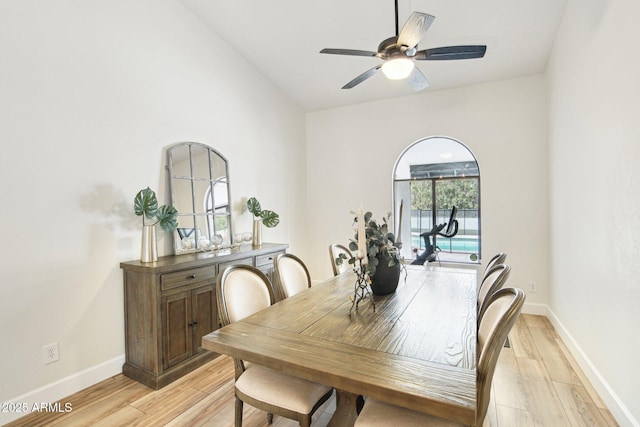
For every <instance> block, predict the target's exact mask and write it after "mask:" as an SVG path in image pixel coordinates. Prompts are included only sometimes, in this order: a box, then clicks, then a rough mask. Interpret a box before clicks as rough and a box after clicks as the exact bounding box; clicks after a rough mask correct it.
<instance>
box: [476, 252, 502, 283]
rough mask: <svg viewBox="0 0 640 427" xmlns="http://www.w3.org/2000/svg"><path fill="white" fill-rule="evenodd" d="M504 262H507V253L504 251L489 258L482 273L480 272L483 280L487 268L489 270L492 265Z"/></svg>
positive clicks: (487, 271)
mask: <svg viewBox="0 0 640 427" xmlns="http://www.w3.org/2000/svg"><path fill="white" fill-rule="evenodd" d="M506 262H507V254H505V253H504V252H500V253H497V254H495V255H494V256H493V258H491V259H490V260H489V262H488V263H487V266H486V267H485V269H484V273H483V274H482V280H484V278H485V277H487V274H488V273H489V270H491V268H493V266H495V265H498V264H505V263H506Z"/></svg>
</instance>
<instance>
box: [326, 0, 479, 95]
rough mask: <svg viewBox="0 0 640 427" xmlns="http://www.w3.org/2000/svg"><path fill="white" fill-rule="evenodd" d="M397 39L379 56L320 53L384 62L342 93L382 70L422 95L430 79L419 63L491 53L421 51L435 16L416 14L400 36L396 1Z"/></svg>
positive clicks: (390, 40)
mask: <svg viewBox="0 0 640 427" xmlns="http://www.w3.org/2000/svg"><path fill="white" fill-rule="evenodd" d="M395 11H396V35H395V36H393V37H389V38H388V39H386V40H383V41H382V42H381V43H380V45H379V46H378V51H377V52H371V51H367V50H357V49H322V50H321V51H320V53H329V54H334V55H351V56H373V57H376V58H380V59H382V63H381V64H378V65H376V66H375V67H373V68H371V69H370V70H367V71H365V72H364V73H362V74H360V75H359V76H358V77H356V78H355V79H353V80H351V81H350V82H349V83H347V84H346V85H344V86H343V87H342V89H351V88H352V87H355V86H357V85H358V84H360V83H362V82H363V81H365V80H367V79H368V78H369V77H371V76H373V75H374V74H376V73H377V72H378V70H380V69H382V73H383V74H384V75H385V76H386V77H387V78H388V79H391V80H401V79H407V83H409V86H410V87H411V88H412V89H413V90H415V91H420V90H422V89H425V88H426V87H428V86H429V82H428V81H427V78H426V77H425V76H424V74H422V72H421V71H420V70H419V69H418V67H416V66H415V61H446V60H455V59H474V58H482V57H483V56H484V54H485V52H486V50H487V46H484V45H466V46H444V47H436V48H432V49H424V50H418V43H419V42H420V41H421V40H422V39H423V38H424V36H425V34H426V32H427V30H428V29H429V27H430V26H431V24H432V23H433V20H434V19H435V16H432V15H428V14H426V13H421V12H413V13H412V14H411V16H410V17H409V19H408V20H407V22H406V23H405V24H404V26H403V27H402V30H401V31H400V32H398V0H395Z"/></svg>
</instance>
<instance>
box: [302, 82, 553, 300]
mask: <svg viewBox="0 0 640 427" xmlns="http://www.w3.org/2000/svg"><path fill="white" fill-rule="evenodd" d="M545 93H546V92H545V79H544V77H543V76H532V77H526V78H521V79H515V80H509V81H502V82H497V83H491V84H485V85H479V86H472V87H465V88H461V89H455V90H448V91H441V92H429V93H425V94H422V95H417V96H412V97H405V98H397V99H392V100H385V101H379V102H373V103H367V104H361V105H354V106H350V107H344V108H338V109H332V110H325V111H319V112H315V113H310V114H307V185H308V187H307V196H308V199H307V206H308V208H309V215H308V227H309V233H310V234H309V240H310V241H312V242H314V245H313V246H312V247H311V246H309V247H307V250H308V252H307V253H305V254H304V255H305V258H304V259H305V261H307V262H308V263H309V267H310V270H311V275H312V277H313V278H314V279H316V280H319V279H323V278H326V277H328V276H330V275H331V268H330V263H329V253H328V246H329V244H331V243H335V242H338V243H343V244H344V243H347V242H348V239H349V238H350V237H353V228H352V219H353V215H351V214H350V213H349V212H350V211H352V210H357V209H359V208H360V207H361V206H362V207H363V208H364V209H365V210H370V211H371V212H373V214H374V215H375V217H376V218H381V217H382V216H383V215H385V214H386V213H387V212H390V211H392V210H393V206H392V199H391V197H392V196H391V191H392V185H391V179H392V172H393V166H394V163H395V161H396V159H397V158H398V156H399V155H400V154H401V152H402V151H403V150H404V149H405V148H406V147H407V146H408V145H410V144H412V143H413V142H414V141H416V140H418V139H421V138H424V137H428V136H433V135H444V136H449V137H452V138H454V139H457V140H459V141H461V142H462V143H464V144H466V145H467V146H468V147H469V148H470V149H471V151H473V153H474V154H475V155H476V158H477V159H478V163H479V165H480V175H481V178H480V179H481V209H482V256H483V258H484V261H485V262H486V261H488V260H489V259H490V258H491V256H493V255H494V254H495V253H497V252H500V251H504V252H507V253H508V260H509V263H510V264H511V266H512V273H511V278H510V283H512V284H513V285H514V286H520V287H523V288H526V287H527V286H528V284H529V282H531V281H534V282H536V283H537V285H538V292H537V293H530V294H529V295H528V296H527V302H528V303H546V301H547V296H548V292H549V290H548V267H547V264H548V257H547V253H548V247H547V245H548V238H549V236H548V225H549V221H548V218H547V215H548V202H547V184H548V183H547V116H546V95H545Z"/></svg>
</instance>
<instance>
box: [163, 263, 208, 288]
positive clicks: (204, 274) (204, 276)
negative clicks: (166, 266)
mask: <svg viewBox="0 0 640 427" xmlns="http://www.w3.org/2000/svg"><path fill="white" fill-rule="evenodd" d="M215 280H216V266H215V265H210V266H208V267H198V268H191V269H189V270H181V271H176V272H175V273H167V274H163V275H162V276H161V277H160V290H162V291H166V290H169V289H173V288H177V287H180V286H186V285H190V284H192V283H198V282H204V281H212V282H215Z"/></svg>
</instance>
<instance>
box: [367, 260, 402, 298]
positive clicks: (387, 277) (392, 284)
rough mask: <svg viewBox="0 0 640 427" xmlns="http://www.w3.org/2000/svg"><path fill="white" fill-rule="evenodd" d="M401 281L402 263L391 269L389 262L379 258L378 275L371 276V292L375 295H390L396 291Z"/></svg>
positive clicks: (397, 263)
mask: <svg viewBox="0 0 640 427" xmlns="http://www.w3.org/2000/svg"><path fill="white" fill-rule="evenodd" d="M398 280H400V263H399V262H396V263H395V265H392V266H391V267H389V260H388V259H387V258H385V257H384V256H381V257H378V265H377V266H376V274H374V275H373V276H371V291H372V292H373V294H374V295H388V294H390V293H393V292H395V291H396V288H397V287H398Z"/></svg>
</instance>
